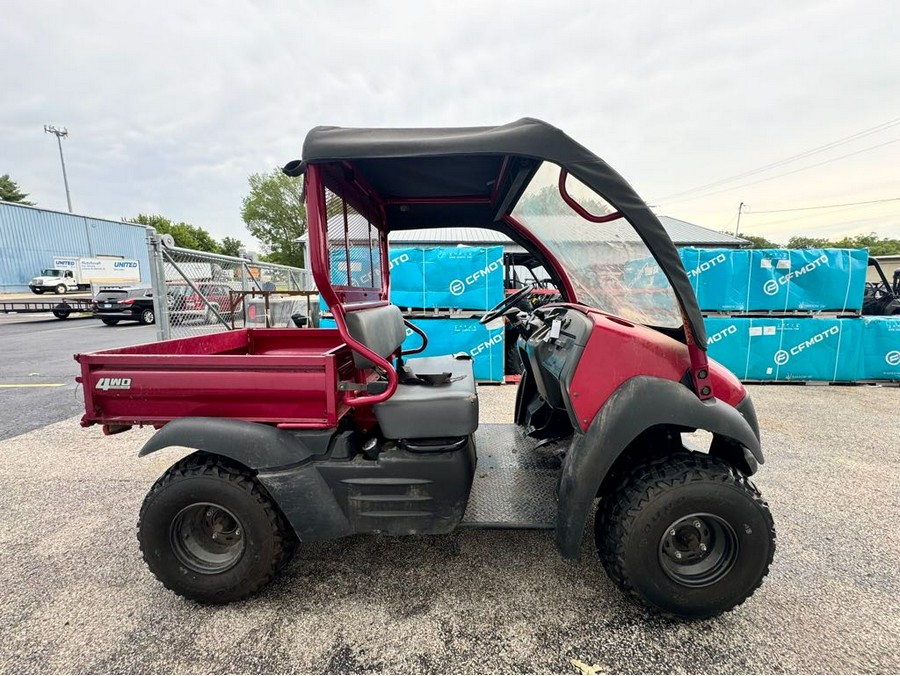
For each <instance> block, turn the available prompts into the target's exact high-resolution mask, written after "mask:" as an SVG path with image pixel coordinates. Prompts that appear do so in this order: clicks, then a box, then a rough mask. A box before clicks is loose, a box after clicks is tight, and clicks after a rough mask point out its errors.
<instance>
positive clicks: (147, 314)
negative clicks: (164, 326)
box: [139, 308, 155, 324]
mask: <svg viewBox="0 0 900 676" xmlns="http://www.w3.org/2000/svg"><path fill="white" fill-rule="evenodd" d="M154 319H155V316H154V314H153V309H152V308H146V309H145V310H144V311H143V312H141V316H140V319H139V321H140V322H141V324H152V323H153V321H154Z"/></svg>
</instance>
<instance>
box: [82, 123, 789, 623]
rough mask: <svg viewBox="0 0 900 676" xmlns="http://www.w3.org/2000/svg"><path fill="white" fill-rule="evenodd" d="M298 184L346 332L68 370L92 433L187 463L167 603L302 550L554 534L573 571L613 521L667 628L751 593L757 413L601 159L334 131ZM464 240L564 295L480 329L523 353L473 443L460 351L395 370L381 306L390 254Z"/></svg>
mask: <svg viewBox="0 0 900 676" xmlns="http://www.w3.org/2000/svg"><path fill="white" fill-rule="evenodd" d="M285 173H287V174H288V175H289V176H294V177H300V176H304V177H305V178H304V180H305V182H306V183H305V185H306V201H307V214H308V218H309V233H310V258H311V260H310V262H311V266H312V270H313V274H314V278H315V280H316V283H317V285H318V288H319V290H320V292H321V294H322V296H323V297H324V298H325V301H326V302H327V303H328V306H329V308H330V309H331V312H332V313H333V315H334V317H335V320H336V323H337V328H336V329H330V330H321V329H256V330H254V329H249V330H241V331H231V332H227V333H218V334H214V335H206V336H200V337H196V338H187V339H181V340H171V341H166V342H160V343H154V344H150V345H143V346H137V347H130V348H121V349H117V350H109V351H105V352H98V353H94V354H85V355H78V356H77V359H78V361H79V362H80V363H81V369H82V373H81V377H80V381H81V382H82V383H83V384H84V386H85V409H86V413H85V416H84V418H83V421H82V424H83V425H92V424H102V425H104V429H105V430H106V431H107V432H109V433H114V432H120V431H124V430H126V429H128V428H129V427H131V426H133V425H143V424H149V425H154V426H156V427H159V428H161V429H159V431H158V432H157V433H156V434H155V435H154V436H153V437H152V438H151V439H150V441H148V442H147V444H146V445H145V446H144V447H143V448H142V449H141V451H140V455H147V454H148V453H153V452H155V451H157V450H159V449H162V448H166V447H169V446H181V447H187V448H192V449H196V452H194V453H192V454H191V455H188V456H187V457H186V458H184V459H183V460H181V461H180V462H178V463H177V464H175V465H174V466H173V467H172V468H171V469H169V470H168V471H167V472H166V473H165V474H164V475H163V476H162V477H161V478H160V479H159V481H157V483H156V485H154V486H153V488H152V489H151V490H150V492H149V494H148V495H147V498H146V500H145V502H144V505H143V507H142V509H141V515H140V521H139V525H138V531H139V539H140V543H141V547H142V550H143V553H144V558H145V560H146V561H147V564H148V565H149V567H150V569H151V570H152V571H153V572H154V574H155V575H156V576H157V577H158V578H159V579H160V580H161V581H162V583H163V584H164V585H166V586H167V587H168V588H170V589H172V590H173V591H175V592H176V593H178V594H182V595H184V596H187V597H189V598H192V599H197V600H200V601H205V602H227V601H232V600H235V599H239V598H243V597H245V596H247V595H249V594H251V593H253V592H255V591H256V590H257V589H259V588H260V587H261V586H262V585H264V584H265V583H266V582H267V581H268V580H269V579H270V578H271V577H272V576H273V575H274V574H276V573H277V571H278V570H279V569H280V568H281V567H282V566H283V565H284V564H285V562H286V561H287V560H288V559H289V557H290V556H291V554H292V553H293V551H294V548H295V547H296V546H297V545H298V544H299V545H301V546H302V545H303V544H306V543H308V542H313V541H316V540H324V539H330V538H338V537H343V536H346V535H351V534H355V533H388V534H393V535H406V534H421V533H448V532H450V531H453V530H455V529H458V528H539V529H548V530H552V531H554V533H555V538H556V543H557V546H558V548H559V551H560V553H561V554H562V555H563V556H564V557H567V558H573V557H577V556H579V554H580V551H581V544H582V535H583V532H584V529H585V526H586V524H587V523H588V522H589V520H590V516H591V514H590V512H591V510H592V509H593V506H594V505H595V504H596V505H597V507H596V517H595V519H594V528H595V539H596V545H597V549H598V551H599V559H600V562H601V563H602V565H603V566H604V567H605V568H606V570H607V572H608V573H609V575H610V577H611V578H612V579H613V580H614V581H615V582H616V584H618V585H619V586H620V587H621V588H622V589H623V590H625V591H626V592H628V593H629V594H631V595H633V596H635V597H636V598H638V599H640V600H641V601H643V602H644V603H646V604H647V605H648V606H650V607H651V608H653V609H654V610H656V611H659V612H662V613H665V614H669V615H676V616H681V617H692V618H696V617H709V616H712V615H716V614H718V613H720V612H723V611H725V610H728V609H730V608H732V607H734V606H735V605H737V604H739V603H741V602H742V601H743V600H744V599H746V598H747V597H748V596H749V595H750V594H751V593H752V592H753V591H754V590H755V589H756V588H757V587H758V586H759V584H760V583H761V582H762V579H763V577H764V576H765V575H766V573H767V572H768V569H769V564H770V562H771V561H772V556H773V553H774V550H775V531H774V526H773V522H772V517H771V515H770V513H769V509H768V507H767V505H766V503H765V502H764V501H763V500H762V498H761V497H760V494H759V492H758V491H757V489H756V488H755V486H754V485H753V484H752V483H751V482H750V481H749V479H748V477H749V476H750V475H752V474H753V473H754V472H755V471H756V469H757V466H758V463H761V462H762V460H763V456H762V452H761V450H760V443H759V431H758V426H757V420H756V415H755V413H754V409H753V404H752V403H751V401H750V397H749V396H748V394H747V392H746V391H745V389H744V387H743V386H742V385H741V383H740V382H739V381H738V380H737V379H736V378H735V377H734V376H733V375H732V374H731V373H729V372H728V371H727V370H726V369H724V368H723V367H721V366H720V365H718V364H716V363H715V362H712V361H710V360H708V359H707V356H706V336H705V332H704V326H703V319H702V317H701V315H700V311H699V309H698V307H697V301H696V298H695V297H694V293H693V291H692V289H691V285H690V282H689V281H688V278H687V276H686V274H685V271H684V269H683V267H682V264H681V261H680V259H679V257H678V253H677V251H676V249H675V247H674V246H673V244H672V242H671V240H670V239H669V237H668V236H667V235H666V232H665V231H664V230H663V228H662V226H661V225H660V223H659V221H658V220H657V218H656V217H655V216H654V215H653V213H652V212H651V211H650V209H649V208H647V206H646V205H645V204H644V202H643V201H641V199H640V198H639V197H638V196H637V194H636V193H635V192H634V190H633V189H632V188H631V187H630V186H629V185H628V183H626V182H625V180H624V179H622V178H621V177H620V176H619V175H618V174H617V173H616V172H615V171H613V170H612V169H611V168H610V167H609V166H608V165H607V164H606V163H605V162H603V161H602V160H601V159H599V158H598V157H596V156H595V155H593V154H592V153H590V152H589V151H588V150H586V149H585V148H584V147H582V146H580V145H578V144H577V143H575V142H574V141H572V140H571V139H570V138H569V137H567V136H566V135H565V134H563V133H562V132H561V131H559V130H558V129H556V128H554V127H552V126H550V125H548V124H546V123H544V122H541V121H538V120H533V119H524V120H520V121H518V122H515V123H513V124H509V125H505V126H501V127H483V128H468V129H341V128H336V127H318V128H316V129H313V130H312V131H311V132H310V133H309V135H308V136H307V139H306V142H305V144H304V148H303V160H302V161H295V162H291V163H289V164H288V165H287V166H286V167H285ZM298 180H299V179H298ZM360 221H362V222H363V223H365V224H366V226H365V228H363V229H362V230H363V231H361V229H360V228H359V225H358V224H359V223H360ZM351 224H353V225H352V226H351ZM460 226H476V227H487V228H493V229H495V230H498V231H500V232H502V233H504V234H506V235H508V236H509V237H510V238H512V239H513V240H514V241H515V242H517V243H518V244H520V245H521V246H522V247H524V248H525V250H526V251H527V252H528V253H530V254H531V255H532V256H533V257H534V259H535V261H536V262H537V263H539V264H540V266H541V267H542V268H543V270H544V271H545V272H546V273H547V275H548V276H549V278H550V279H549V282H548V284H550V285H552V286H553V287H554V288H556V289H557V290H558V291H559V293H560V295H561V300H560V301H559V302H551V303H548V304H545V305H542V306H540V307H537V308H535V309H533V310H531V311H525V310H524V309H522V308H520V307H517V305H519V301H520V300H521V299H523V298H525V297H527V296H528V295H529V294H530V293H531V291H532V289H531V287H530V286H525V288H522V289H520V290H519V291H517V292H516V293H514V294H513V295H511V296H507V297H506V298H505V299H504V300H503V301H502V302H501V303H500V305H498V306H497V307H496V308H494V309H493V310H491V311H490V312H488V313H487V314H486V315H485V316H484V317H483V318H482V321H483V322H485V323H492V322H499V321H507V322H509V323H510V324H511V325H512V326H513V327H514V328H515V331H516V332H517V335H518V340H517V349H518V350H519V353H520V357H521V360H522V363H523V364H524V373H523V376H522V380H521V382H520V384H519V386H518V392H517V399H516V405H515V412H514V419H515V423H514V424H508V425H501V424H480V423H479V419H478V391H477V390H476V387H475V381H474V378H473V371H472V361H471V359H470V358H468V356H467V355H446V356H439V357H427V358H407V357H408V354H409V353H403V352H402V351H401V343H403V341H404V339H405V338H406V336H407V331H408V330H412V331H416V332H417V333H419V334H420V335H421V336H422V340H423V341H424V340H426V337H425V336H424V334H422V333H421V331H419V330H418V329H416V328H415V327H414V326H412V325H411V324H410V323H408V322H406V321H405V320H404V319H403V317H402V315H401V313H400V310H399V309H398V308H397V307H395V306H394V305H391V304H390V302H389V301H388V297H389V295H388V292H389V281H388V280H389V256H388V248H387V239H388V234H389V233H390V232H392V231H395V230H403V229H407V228H438V227H460ZM415 351H419V350H415ZM695 430H705V431H707V432H710V433H711V436H710V438H711V442H710V444H709V447H708V448H706V449H704V450H703V451H694V450H688V449H687V448H686V446H685V443H686V441H685V440H684V439H683V436H684V435H685V434H688V433H691V432H694V431H695ZM598 498H599V501H598Z"/></svg>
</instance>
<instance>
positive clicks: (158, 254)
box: [147, 228, 172, 340]
mask: <svg viewBox="0 0 900 676" xmlns="http://www.w3.org/2000/svg"><path fill="white" fill-rule="evenodd" d="M162 246H163V244H162V241H161V240H160V238H159V235H158V234H157V233H156V230H155V229H153V228H147V254H148V255H149V257H150V286H151V288H152V289H153V315H154V317H155V319H156V339H157V340H168V339H169V338H171V337H172V333H171V328H170V327H169V302H168V295H167V294H166V269H165V266H164V265H163V257H162V250H161V247H162Z"/></svg>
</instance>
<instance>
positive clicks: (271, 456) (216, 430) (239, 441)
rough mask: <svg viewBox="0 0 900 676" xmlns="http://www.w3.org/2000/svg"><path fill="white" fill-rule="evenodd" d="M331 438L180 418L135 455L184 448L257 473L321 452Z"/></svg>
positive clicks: (220, 420)
mask: <svg viewBox="0 0 900 676" xmlns="http://www.w3.org/2000/svg"><path fill="white" fill-rule="evenodd" d="M333 435H334V433H333V431H328V432H322V433H312V434H310V435H309V438H306V436H305V437H304V438H300V437H298V436H297V435H295V434H291V433H290V432H286V431H285V430H280V429H278V428H277V427H273V426H271V425H263V424H260V423H252V422H245V421H243V420H230V419H227V418H195V417H189V418H179V419H177V420H173V421H172V422H170V423H167V424H166V425H165V426H164V427H163V428H162V429H161V430H159V431H158V432H157V433H156V434H154V435H153V436H152V437H151V438H150V440H149V441H148V442H147V443H146V444H144V447H143V448H142V449H141V450H140V452H139V453H138V455H139V456H145V455H149V454H150V453H154V452H156V451H159V450H161V449H163V448H168V447H170V446H185V447H187V448H196V449H197V450H201V451H206V452H208V453H215V454H217V455H221V456H223V457H226V458H229V459H231V460H234V461H235V462H239V463H241V464H242V465H244V466H245V467H249V468H250V469H252V470H257V471H258V470H263V469H271V468H275V467H286V466H290V465H296V464H298V463H301V462H304V461H305V460H308V459H309V458H311V457H313V456H314V455H317V454H318V453H324V452H325V451H327V448H328V442H329V441H330V439H331V437H332V436H333ZM323 442H324V444H323ZM323 445H324V447H325V448H324V449H322V448H321V447H322V446H323Z"/></svg>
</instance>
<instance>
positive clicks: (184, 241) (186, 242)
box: [131, 214, 230, 253]
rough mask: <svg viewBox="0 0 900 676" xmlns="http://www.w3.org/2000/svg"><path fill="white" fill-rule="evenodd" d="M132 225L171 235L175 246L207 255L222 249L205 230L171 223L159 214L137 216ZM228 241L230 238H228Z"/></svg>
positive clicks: (219, 251)
mask: <svg viewBox="0 0 900 676" xmlns="http://www.w3.org/2000/svg"><path fill="white" fill-rule="evenodd" d="M131 222H132V223H139V224H141V225H148V226H150V227H152V228H154V229H155V230H156V232H158V233H159V234H161V235H172V238H173V239H174V240H175V246H179V247H182V248H184V249H194V250H196V251H208V252H209V253H221V252H222V247H221V246H220V245H219V243H218V242H217V241H216V240H215V239H213V236H212V235H210V234H209V233H208V232H207V231H206V230H205V229H203V228H201V227H199V226H196V225H190V224H188V223H181V222H179V223H173V222H172V221H171V220H169V219H168V218H166V217H165V216H160V215H159V214H138V216H137V218H133V219H131ZM229 239H230V238H229Z"/></svg>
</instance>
